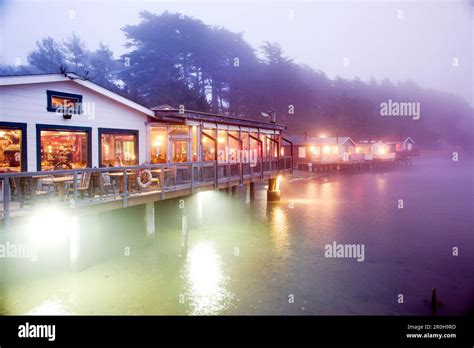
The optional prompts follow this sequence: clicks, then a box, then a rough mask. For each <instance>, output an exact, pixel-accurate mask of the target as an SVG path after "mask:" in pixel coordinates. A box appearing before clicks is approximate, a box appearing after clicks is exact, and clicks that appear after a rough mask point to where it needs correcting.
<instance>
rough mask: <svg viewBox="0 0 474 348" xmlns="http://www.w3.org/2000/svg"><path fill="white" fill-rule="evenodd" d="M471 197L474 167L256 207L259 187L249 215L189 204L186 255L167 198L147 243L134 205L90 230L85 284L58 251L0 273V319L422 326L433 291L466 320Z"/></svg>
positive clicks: (322, 181)
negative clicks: (227, 318)
mask: <svg viewBox="0 0 474 348" xmlns="http://www.w3.org/2000/svg"><path fill="white" fill-rule="evenodd" d="M472 198H473V186H472V164H471V163H469V164H466V163H457V164H453V163H452V162H451V161H449V160H433V159H431V160H427V159H420V160H417V161H415V164H414V166H413V167H411V168H397V169H393V170H390V171H386V172H357V173H353V174H333V175H331V176H328V177H317V178H311V177H309V178H304V179H295V178H293V179H291V178H285V179H284V180H283V182H282V200H281V202H278V203H271V204H270V203H267V202H266V191H265V190H264V187H263V186H257V190H256V193H255V199H254V200H253V201H252V202H251V203H250V204H246V203H245V192H244V191H243V190H240V191H239V192H238V194H237V197H233V198H231V197H230V196H229V195H228V194H225V193H223V192H209V193H205V194H202V195H200V196H199V197H197V196H194V197H193V198H189V199H186V200H185V211H184V214H185V215H186V216H187V218H188V221H189V224H190V227H189V237H188V247H187V250H186V249H185V248H183V247H182V245H181V244H182V235H181V214H183V211H182V210H180V209H179V207H178V205H179V202H178V201H177V200H176V201H170V202H162V203H159V204H157V205H156V209H157V221H156V225H157V231H156V236H155V240H154V242H153V241H150V239H148V238H147V237H146V232H145V231H146V227H145V224H144V221H143V209H142V208H141V207H135V208H129V209H127V210H126V211H121V212H119V213H117V212H110V213H106V214H102V215H101V217H100V218H99V219H98V220H97V221H96V222H93V223H99V224H100V225H101V231H100V232H99V234H98V235H95V236H93V237H92V238H90V240H89V241H87V238H86V244H85V246H86V247H84V252H85V253H86V254H87V255H88V257H89V259H90V258H91V256H93V257H92V258H93V259H94V261H93V262H90V263H89V264H88V266H87V267H86V268H85V269H84V270H82V271H81V272H76V273H73V272H70V271H68V270H67V262H65V261H64V260H65V256H66V254H67V252H68V248H67V247H65V246H63V247H62V249H59V250H58V249H57V248H59V247H56V249H54V250H50V251H49V252H48V251H40V254H39V260H38V262H30V261H25V260H21V261H18V260H2V261H0V262H2V269H1V272H2V283H3V284H2V286H1V290H2V293H1V300H0V303H1V304H2V305H1V306H0V311H1V312H2V313H3V314H26V313H28V314H66V313H70V314H216V315H218V314H274V315H278V314H291V315H293V314H296V315H308V314H311V315H332V314H342V315H346V314H347V315H354V314H414V315H415V314H416V315H418V314H430V306H429V300H430V298H431V289H432V288H436V289H437V292H438V297H439V300H440V301H441V302H442V304H443V305H442V307H441V308H440V310H439V314H463V313H466V312H467V311H468V310H472V308H473V305H474V302H473V300H474V233H473V203H472V202H473V199H472ZM399 199H403V201H404V209H399V208H398V207H397V204H398V200H399ZM198 200H200V201H201V204H202V210H203V217H202V224H201V223H199V219H198V210H199V209H198V205H199V204H198ZM91 234H92V232H90V233H89V235H91ZM332 242H337V243H348V244H363V245H364V247H365V249H364V251H365V260H364V261H363V262H357V260H356V259H351V258H345V259H342V258H332V259H331V258H326V257H325V255H324V254H325V249H324V248H325V245H326V244H331V243H332ZM453 247H458V248H459V256H453V255H452V248H453ZM128 251H129V253H128ZM128 254H129V255H128ZM127 255H128V256H127ZM399 294H403V296H404V303H403V304H399V303H398V302H397V300H398V295H399ZM292 298H294V301H289V300H291V299H292ZM290 302H292V303H290Z"/></svg>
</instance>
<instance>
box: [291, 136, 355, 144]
mask: <svg viewBox="0 0 474 348" xmlns="http://www.w3.org/2000/svg"><path fill="white" fill-rule="evenodd" d="M285 138H286V139H288V140H289V141H291V142H292V143H293V144H294V145H344V144H345V143H346V142H348V141H350V142H351V143H352V144H353V145H356V143H355V142H354V141H353V140H352V139H351V138H350V137H326V138H320V137H305V136H304V135H290V136H286V137H285Z"/></svg>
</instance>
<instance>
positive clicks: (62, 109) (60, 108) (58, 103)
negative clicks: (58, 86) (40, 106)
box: [46, 91, 82, 115]
mask: <svg viewBox="0 0 474 348" xmlns="http://www.w3.org/2000/svg"><path fill="white" fill-rule="evenodd" d="M46 94H47V97H48V100H47V105H48V106H47V108H46V109H47V110H48V111H50V112H59V113H62V114H69V115H70V114H80V113H81V103H82V95H79V94H71V93H64V92H57V91H46Z"/></svg>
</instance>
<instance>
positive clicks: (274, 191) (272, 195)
mask: <svg viewBox="0 0 474 348" xmlns="http://www.w3.org/2000/svg"><path fill="white" fill-rule="evenodd" d="M279 200H280V188H279V187H278V178H273V179H268V191H267V201H269V202H276V201H279Z"/></svg>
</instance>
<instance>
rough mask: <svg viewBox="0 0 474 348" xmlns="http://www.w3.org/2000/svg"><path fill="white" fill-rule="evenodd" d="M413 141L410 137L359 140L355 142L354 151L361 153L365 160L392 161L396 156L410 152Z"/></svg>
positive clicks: (412, 147)
mask: <svg viewBox="0 0 474 348" xmlns="http://www.w3.org/2000/svg"><path fill="white" fill-rule="evenodd" d="M414 145H415V142H414V141H413V139H412V138H411V137H407V138H406V139H405V140H394V139H387V138H385V139H381V140H361V141H359V142H358V143H357V147H356V152H357V153H358V154H363V155H364V157H365V160H373V159H375V160H384V161H393V160H395V159H396V158H397V157H399V156H402V155H406V153H407V152H412V151H413V149H414Z"/></svg>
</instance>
